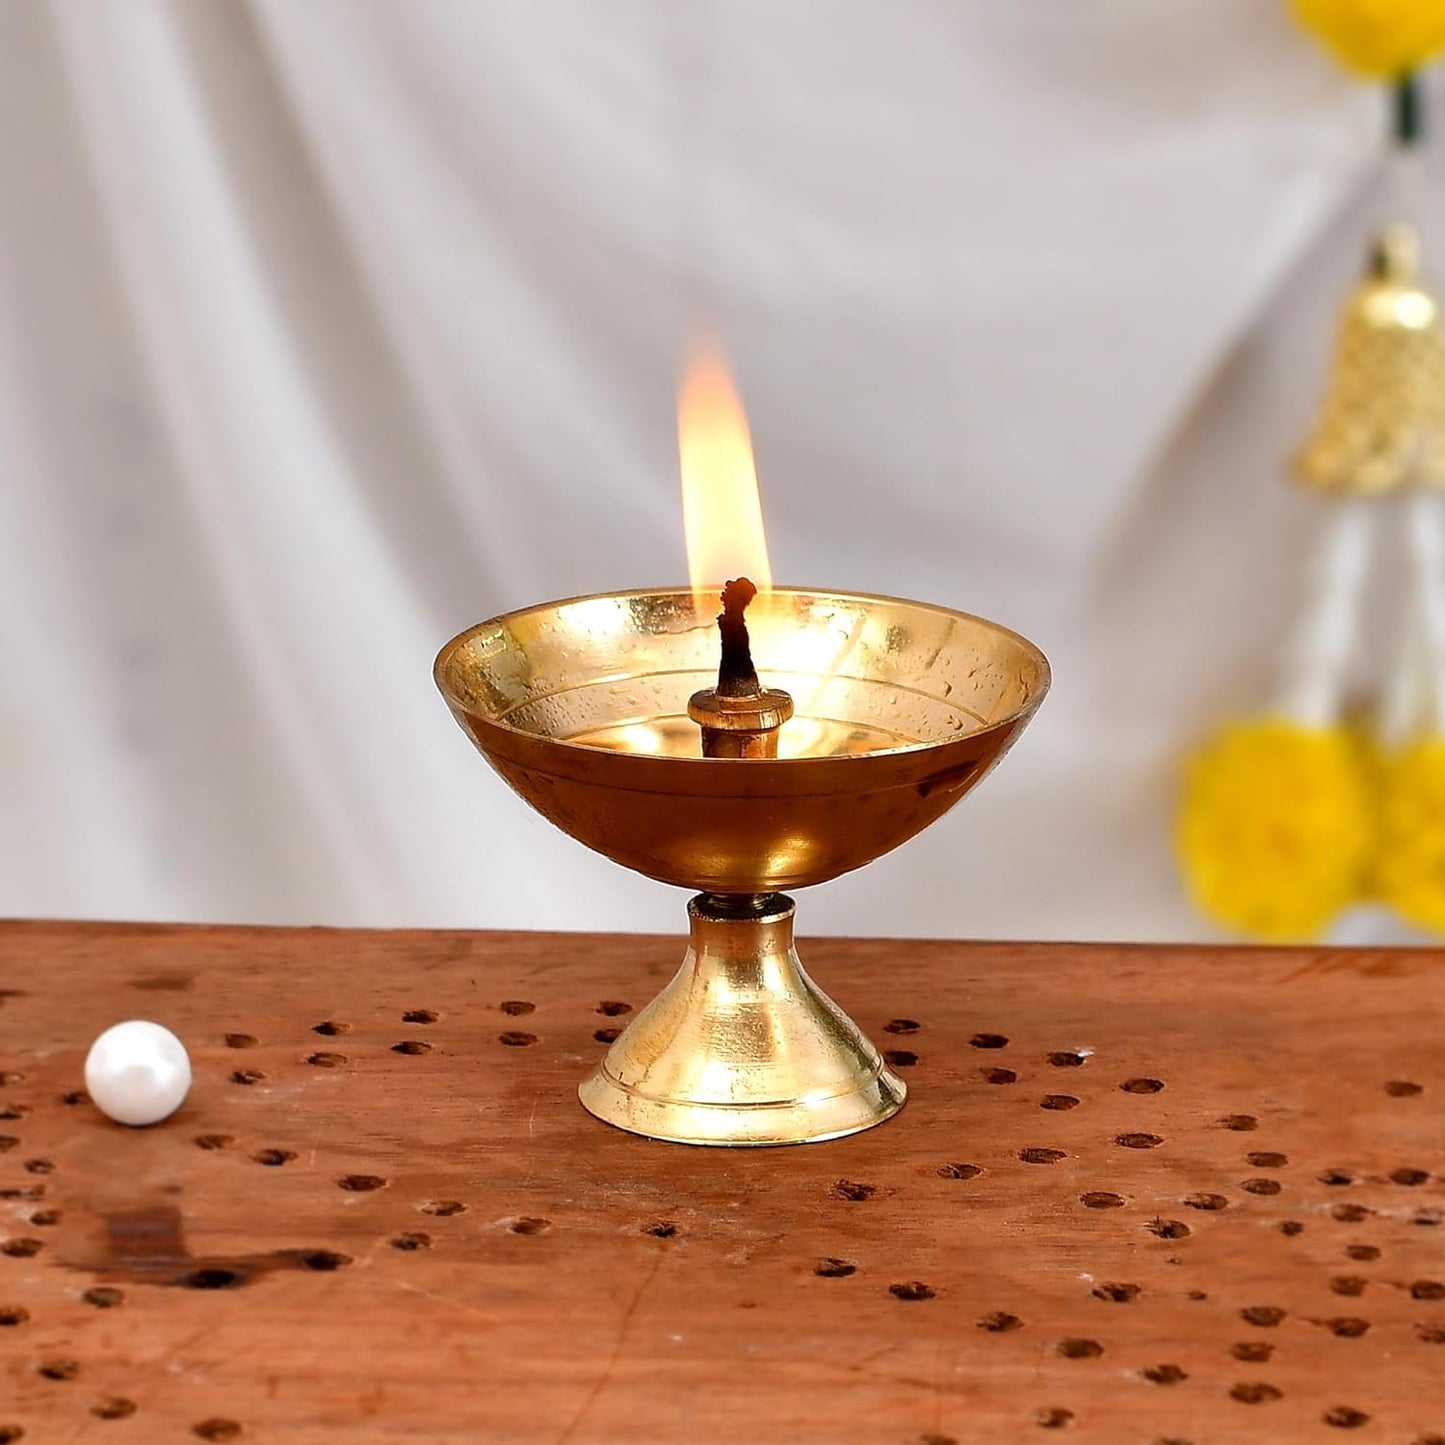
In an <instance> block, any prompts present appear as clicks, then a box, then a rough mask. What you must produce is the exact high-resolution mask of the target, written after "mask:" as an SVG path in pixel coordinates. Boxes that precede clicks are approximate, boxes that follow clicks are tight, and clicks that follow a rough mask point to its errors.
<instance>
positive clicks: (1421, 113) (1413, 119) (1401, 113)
mask: <svg viewBox="0 0 1445 1445" xmlns="http://www.w3.org/2000/svg"><path fill="white" fill-rule="evenodd" d="M1394 118H1395V125H1394V132H1395V144H1396V145H1398V146H1399V147H1400V148H1401V149H1402V150H1408V149H1409V148H1410V147H1411V146H1417V145H1419V144H1421V142H1422V141H1424V139H1425V95H1424V92H1423V91H1422V89H1421V87H1420V77H1419V75H1418V73H1417V72H1416V71H1413V70H1407V71H1406V72H1405V73H1404V74H1403V75H1402V76H1400V78H1399V79H1398V80H1396V82H1395V85H1394Z"/></svg>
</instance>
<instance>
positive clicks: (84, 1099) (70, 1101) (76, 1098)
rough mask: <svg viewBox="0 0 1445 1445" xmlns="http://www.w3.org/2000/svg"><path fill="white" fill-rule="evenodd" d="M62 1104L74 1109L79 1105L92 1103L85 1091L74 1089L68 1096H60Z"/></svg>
mask: <svg viewBox="0 0 1445 1445" xmlns="http://www.w3.org/2000/svg"><path fill="white" fill-rule="evenodd" d="M60 1102H61V1103H62V1104H64V1105H65V1106H66V1107H67V1108H69V1109H73V1108H75V1106H76V1105H77V1104H88V1103H90V1095H89V1094H87V1093H86V1092H85V1090H84V1089H72V1090H71V1091H70V1092H69V1093H68V1094H62V1095H61V1096H60Z"/></svg>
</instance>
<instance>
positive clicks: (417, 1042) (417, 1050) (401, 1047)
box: [391, 1039, 432, 1055]
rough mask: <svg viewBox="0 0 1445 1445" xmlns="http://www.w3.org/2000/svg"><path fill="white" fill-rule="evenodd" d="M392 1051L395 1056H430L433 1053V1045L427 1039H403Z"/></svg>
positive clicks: (392, 1047) (393, 1046)
mask: <svg viewBox="0 0 1445 1445" xmlns="http://www.w3.org/2000/svg"><path fill="white" fill-rule="evenodd" d="M391 1051H392V1053H394V1054H411V1055H416V1054H429V1053H431V1051H432V1045H431V1044H429V1043H427V1042H426V1040H425V1039H403V1040H402V1041H401V1042H400V1043H399V1044H393V1045H392V1046H391Z"/></svg>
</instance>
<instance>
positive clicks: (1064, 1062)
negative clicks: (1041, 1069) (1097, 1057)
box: [1048, 1049, 1088, 1069]
mask: <svg viewBox="0 0 1445 1445" xmlns="http://www.w3.org/2000/svg"><path fill="white" fill-rule="evenodd" d="M1087 1057H1088V1055H1087V1054H1081V1053H1078V1052H1077V1051H1076V1050H1074V1049H1057V1050H1055V1051H1054V1052H1053V1053H1052V1054H1050V1055H1049V1056H1048V1060H1049V1062H1050V1063H1051V1064H1052V1065H1053V1066H1054V1067H1055V1068H1056V1069H1078V1068H1082V1067H1083V1065H1084V1060H1085V1059H1086V1058H1087Z"/></svg>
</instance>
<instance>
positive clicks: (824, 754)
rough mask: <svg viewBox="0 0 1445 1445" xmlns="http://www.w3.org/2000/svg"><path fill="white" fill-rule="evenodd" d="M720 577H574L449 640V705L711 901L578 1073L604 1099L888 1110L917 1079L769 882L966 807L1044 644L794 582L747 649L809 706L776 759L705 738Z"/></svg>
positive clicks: (635, 1105)
mask: <svg viewBox="0 0 1445 1445" xmlns="http://www.w3.org/2000/svg"><path fill="white" fill-rule="evenodd" d="M717 601H718V598H717V594H716V593H713V594H711V596H705V597H703V598H702V599H701V601H700V602H697V603H694V599H693V594H692V592H691V590H690V589H685V588H677V589H667V590H661V591H655V592H644V593H626V594H616V595H613V596H602V597H586V598H577V599H573V600H570V601H566V602H555V603H549V604H546V605H544V606H541V607H533V608H528V609H526V610H524V611H521V612H514V613H509V614H507V615H506V616H504V617H498V618H494V619H493V620H491V621H490V622H484V623H481V624H480V625H478V626H476V627H473V628H470V629H469V630H468V631H466V632H464V633H462V634H461V635H460V636H459V637H456V638H454V639H453V640H452V641H451V642H449V643H448V644H447V645H446V646H445V647H444V648H443V649H442V651H441V653H440V655H439V656H438V658H437V662H436V679H437V685H438V686H439V687H440V689H441V691H442V693H443V695H444V696H445V698H446V700H447V703H448V705H449V706H450V707H451V710H452V712H453V714H454V716H455V717H456V719H457V721H458V722H459V723H460V724H461V725H462V727H463V729H465V731H466V732H467V734H468V736H470V737H471V739H472V740H473V742H475V744H476V745H477V747H478V748H479V749H480V751H481V752H482V753H483V754H484V755H485V756H486V758H487V760H488V761H489V762H490V763H491V764H492V766H493V767H494V768H495V769H496V770H497V772H498V773H500V774H501V776H502V777H503V778H504V779H505V780H506V781H507V782H508V783H509V784H510V785H511V787H512V788H514V789H515V790H516V792H517V793H518V794H520V795H521V797H523V798H524V799H525V800H526V801H527V802H529V803H530V804H531V805H532V806H533V807H534V808H536V809H537V810H538V811H539V812H540V813H542V814H543V815H544V816H545V817H547V818H549V819H550V820H551V821H552V822H554V823H556V824H557V826H558V827H560V828H562V829H564V830H565V831H566V832H568V833H570V834H571V835H572V836H573V837H575V838H577V839H578V840H579V841H580V842H583V843H585V844H587V846H588V847H591V848H594V849H596V850H597V851H598V852H600V853H603V854H605V855H606V856H607V857H609V858H611V859H613V860H614V861H616V862H618V863H621V864H623V865H624V866H625V867H628V868H632V869H635V870H636V871H637V872H639V873H644V874H646V875H647V876H648V877H650V878H655V879H658V880H659V881H660V882H663V883H671V884H675V885H677V886H679V887H683V888H688V889H690V890H692V891H694V892H700V893H702V894H704V895H707V896H706V897H704V898H701V899H697V900H695V901H694V903H693V905H692V908H691V910H690V912H691V916H692V924H693V938H692V947H691V949H690V951H689V954H688V958H687V960H686V961H685V963H684V965H683V971H682V973H680V974H679V976H678V978H677V979H675V980H674V981H673V983H672V984H671V985H669V987H668V989H667V990H665V991H664V993H663V994H662V995H660V996H659V998H658V999H657V1000H655V1001H654V1003H653V1004H651V1005H650V1006H649V1007H648V1008H647V1009H646V1010H644V1011H643V1012H642V1013H641V1014H640V1015H639V1016H638V1017H637V1019H636V1020H635V1021H634V1022H633V1023H632V1025H631V1026H630V1027H629V1028H628V1029H627V1030H626V1031H625V1032H624V1033H623V1035H622V1036H621V1037H620V1038H619V1039H618V1040H617V1042H616V1043H615V1044H614V1045H613V1047H612V1050H611V1052H610V1053H609V1054H608V1057H607V1061H606V1063H605V1064H604V1065H603V1067H602V1068H601V1069H600V1070H599V1071H598V1072H597V1073H596V1074H595V1075H594V1076H593V1077H592V1078H591V1079H590V1080H588V1082H587V1083H586V1084H584V1085H583V1087H582V1090H581V1095H582V1100H583V1103H584V1104H585V1105H586V1106H587V1107H588V1108H589V1109H590V1110H591V1111H592V1112H593V1113H594V1114H597V1115H598V1117H600V1118H603V1119H606V1120H607V1121H608V1122H609V1123H613V1124H617V1125H618V1126H620V1127H622V1128H626V1129H632V1130H634V1131H635V1132H638V1133H644V1134H648V1135H650V1136H652V1137H654V1138H659V1139H675V1140H681V1141H686V1142H690V1143H714V1144H769V1143H773V1144H781V1143H794V1142H800V1141H803V1140H808V1139H820V1138H830V1137H834V1136H836V1135H838V1134H842V1133H850V1132H852V1131H854V1130H856V1129H861V1128H866V1127H867V1126H868V1125H870V1124H875V1123H878V1122H880V1121H881V1120H882V1119H884V1118H886V1117H887V1116H888V1115H889V1114H891V1113H892V1112H893V1111H894V1110H895V1109H896V1108H897V1107H898V1105H899V1103H900V1102H901V1100H902V1097H903V1087H902V1085H901V1084H900V1083H899V1082H898V1081H897V1080H896V1079H894V1078H893V1077H892V1075H890V1074H889V1073H888V1072H887V1070H886V1069H884V1068H882V1066H881V1065H880V1064H879V1062H878V1056H877V1053H876V1051H874V1050H873V1048H872V1046H871V1045H870V1044H868V1042H867V1041H866V1040H865V1039H864V1038H863V1037H862V1035H861V1034H860V1033H859V1032H858V1030H857V1029H856V1027H855V1026H854V1025H853V1024H852V1023H851V1022H850V1021H848V1020H847V1019H846V1018H845V1017H844V1016H843V1015H842V1014H841V1013H840V1012H839V1011H838V1010H837V1009H836V1008H835V1007H834V1006H833V1005H832V1004H830V1003H829V1002H828V1001H827V1000H826V999H825V998H824V997H823V996H822V995H821V994H819V993H818V992H817V990H816V989H815V988H814V987H813V985H812V984H811V982H810V981H809V980H808V978H807V976H806V974H804V973H803V971H802V969H801V967H800V965H799V964H798V963H797V958H796V955H795V954H794V953H793V952H792V945H791V930H792V904H791V902H790V901H788V900H786V899H777V898H776V897H774V895H777V894H780V893H782V892H783V891H785V890H790V889H794V888H802V887H806V886H808V885H809V884H812V883H822V882H825V881H826V880H828V879H830V878H836V877H837V876H838V875H839V874H841V873H846V872H848V871H850V870H851V869H854V868H859V867H862V866H863V864H865V863H869V862H871V861H872V860H873V859H875V858H878V857H881V856H882V855H883V854H884V853H887V852H888V851H890V850H891V849H893V848H896V847H897V846H898V845H899V844H900V843H903V842H905V841H906V840H907V839H909V838H911V837H912V836H913V835H914V834H915V833H917V832H919V831H920V830H921V829H923V828H925V827H927V826H928V824H929V823H931V822H932V821H933V820H934V819H935V818H938V817H939V816H941V815H942V814H943V813H945V812H946V811H947V810H948V809H949V808H951V807H952V806H953V804H954V803H956V802H957V801H958V800H959V799H960V798H961V797H962V796H963V795H964V793H966V792H967V791H968V790H969V789H970V788H972V787H973V786H974V785H975V784H976V783H978V782H979V780H980V779H981V778H983V776H984V775H985V774H986V773H987V772H988V771H989V769H990V768H991V767H992V766H993V765H994V764H995V763H996V762H997V761H998V760H999V758H1001V757H1002V756H1003V754H1004V753H1005V752H1006V751H1007V750H1008V748H1009V747H1010V746H1011V745H1012V743H1013V741H1014V739H1015V738H1016V737H1017V736H1018V734H1019V733H1020V731H1021V730H1022V729H1023V727H1024V726H1025V725H1026V724H1027V722H1028V720H1029V719H1030V718H1031V717H1032V715H1033V713H1034V711H1035V709H1036V708H1037V707H1038V705H1039V703H1040V702H1041V701H1042V700H1043V696H1044V693H1045V691H1046V690H1047V688H1048V681H1049V670H1048V664H1047V662H1046V661H1045V659H1044V657H1043V655H1042V654H1041V653H1040V652H1039V651H1038V649H1037V648H1035V647H1034V646H1033V645H1032V644H1031V643H1029V642H1028V641H1026V640H1025V639H1024V638H1022V637H1020V636H1018V635H1017V634H1016V633H1013V632H1009V631H1008V630H1007V629H1005V628H1002V627H999V626H998V625H997V624H995V623H991V622H986V621H984V620H982V619H981V618H977V617H970V616H968V615H967V614H964V613H959V612H952V611H949V610H947V609H945V608H941V607H931V606H926V605H924V604H922V603H916V602H904V601H899V600H897V599H893V598H882V597H863V596H856V595H849V594H843V593H830V592H807V591H794V590H781V589H779V590H775V591H773V592H771V593H768V594H765V595H762V596H759V597H758V598H757V599H756V600H755V601H754V603H753V604H752V606H751V608H750V610H749V612H748V624H749V628H750V631H751V634H752V650H753V656H754V658H755V660H756V663H757V669H758V672H759V673H760V675H761V676H762V678H763V679H764V681H765V683H766V684H767V685H768V686H769V687H773V688H777V689H779V690H783V691H786V692H787V693H788V694H789V695H790V696H791V698H792V699H793V702H794V713H793V716H792V717H791V718H789V719H788V720H787V721H785V722H782V724H781V726H780V728H779V729H778V731H777V733H776V738H777V756H776V757H765V758H755V757H736V758H734V757H704V756H702V747H701V737H700V731H699V727H698V725H697V723H696V722H694V721H693V720H692V718H690V717H689V715H688V703H689V699H691V698H692V696H693V694H694V693H695V692H698V691H701V690H704V689H705V688H706V686H707V685H708V684H709V683H710V682H711V681H712V680H713V677H714V675H715V672H716V668H717V656H718V653H717V646H718V645H717V633H716V629H715V627H714V625H713V622H714V617H715V614H716V611H717Z"/></svg>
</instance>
